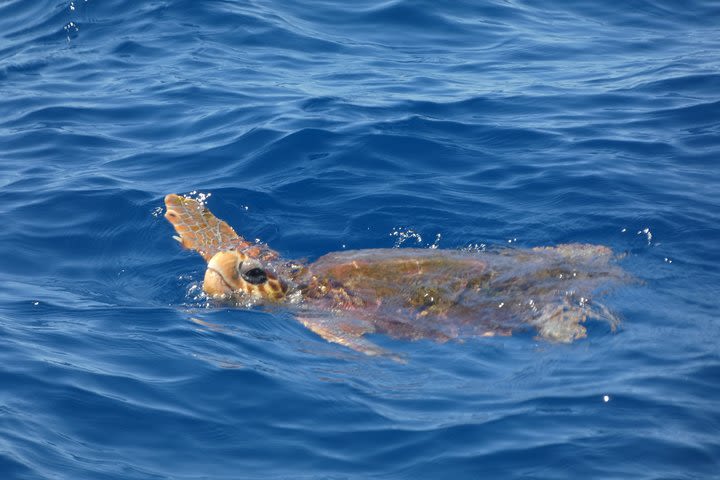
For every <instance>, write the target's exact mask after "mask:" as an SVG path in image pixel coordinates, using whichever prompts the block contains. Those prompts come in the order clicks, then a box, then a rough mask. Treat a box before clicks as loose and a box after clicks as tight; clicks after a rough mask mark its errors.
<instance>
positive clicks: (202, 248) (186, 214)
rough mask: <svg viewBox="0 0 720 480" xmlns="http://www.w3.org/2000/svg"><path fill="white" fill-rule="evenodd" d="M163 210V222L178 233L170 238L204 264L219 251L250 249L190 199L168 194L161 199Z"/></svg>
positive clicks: (203, 206)
mask: <svg viewBox="0 0 720 480" xmlns="http://www.w3.org/2000/svg"><path fill="white" fill-rule="evenodd" d="M165 207H166V210H167V211H166V212H165V218H167V219H168V221H169V222H170V223H172V225H173V227H175V231H176V232H177V233H178V236H176V237H173V238H175V240H177V241H178V242H180V244H181V245H182V246H183V247H185V248H187V249H190V250H195V251H197V252H198V253H199V254H200V255H202V257H203V258H204V259H205V261H210V259H211V258H212V257H213V255H215V254H216V253H218V252H220V251H223V250H231V249H243V248H247V247H249V246H250V243H249V242H248V241H247V240H245V239H244V238H242V237H241V236H240V235H238V234H237V233H235V230H233V229H232V227H231V226H230V225H228V224H227V223H226V222H224V221H222V220H220V219H219V218H217V217H216V216H215V215H213V214H212V213H211V212H210V210H208V209H207V208H205V205H203V204H202V203H201V202H199V201H197V200H195V199H193V198H188V197H183V196H180V195H176V194H174V193H171V194H170V195H167V196H166V197H165Z"/></svg>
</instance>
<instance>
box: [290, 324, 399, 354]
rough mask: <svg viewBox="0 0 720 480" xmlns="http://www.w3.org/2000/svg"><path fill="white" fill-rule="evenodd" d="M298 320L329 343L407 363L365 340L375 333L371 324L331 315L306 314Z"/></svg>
mask: <svg viewBox="0 0 720 480" xmlns="http://www.w3.org/2000/svg"><path fill="white" fill-rule="evenodd" d="M298 320H299V321H300V323H302V324H303V325H304V326H306V327H307V328H309V329H310V330H312V331H313V332H314V333H316V334H318V335H320V336H321V337H322V338H323V339H325V340H327V341H328V342H332V343H337V344H340V345H342V346H344V347H348V348H351V349H353V350H355V351H356V352H360V353H364V354H365V355H370V356H382V357H388V358H390V359H392V360H395V361H396V362H401V363H405V361H404V360H403V359H402V358H401V357H399V356H398V355H396V354H394V353H392V352H389V351H387V350H385V349H383V348H381V347H379V346H377V345H375V344H374V343H372V342H370V341H369V340H367V339H365V338H363V335H365V334H366V333H372V332H373V331H374V328H373V326H372V324H371V323H369V322H362V321H360V320H356V319H353V318H350V317H346V316H335V315H332V314H329V313H328V314H325V313H320V314H316V313H312V314H305V315H302V316H299V317H298Z"/></svg>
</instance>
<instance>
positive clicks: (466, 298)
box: [165, 194, 628, 355]
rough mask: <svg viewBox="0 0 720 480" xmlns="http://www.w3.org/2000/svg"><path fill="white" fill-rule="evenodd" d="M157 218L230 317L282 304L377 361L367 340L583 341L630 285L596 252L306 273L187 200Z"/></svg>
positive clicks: (411, 255)
mask: <svg viewBox="0 0 720 480" xmlns="http://www.w3.org/2000/svg"><path fill="white" fill-rule="evenodd" d="M165 205H166V208H167V212H166V214H165V218H167V219H168V220H169V221H170V223H172V224H173V226H174V227H175V230H176V231H177V233H178V236H177V237H175V239H176V240H178V242H180V243H181V244H182V245H183V246H184V247H185V248H189V249H192V250H196V251H197V252H198V253H200V255H202V256H203V258H204V259H205V260H206V261H207V262H208V268H207V271H206V273H205V279H204V282H203V290H204V291H205V292H206V293H207V294H208V295H209V296H211V297H215V298H219V299H226V300H230V301H233V302H236V303H237V304H240V305H255V304H257V303H285V304H288V305H291V306H292V308H293V309H294V310H295V311H296V316H297V318H298V320H299V321H300V322H301V323H302V324H303V325H305V326H306V327H308V328H310V329H311V330H312V331H314V332H315V333H317V334H319V335H320V336H322V337H323V338H325V339H326V340H328V341H331V342H335V343H339V344H341V345H345V346H347V347H350V348H352V349H354V350H357V351H360V352H363V353H366V354H369V355H378V354H386V352H384V351H382V350H381V349H380V348H379V347H378V346H376V345H374V344H372V343H371V342H369V341H368V340H367V339H366V338H365V337H364V335H365V334H367V333H383V334H386V335H389V336H392V337H395V338H404V339H412V340H414V339H421V338H429V339H434V340H437V341H446V340H449V339H461V338H463V337H467V336H493V335H510V334H511V333H512V332H513V331H515V330H526V329H527V328H528V327H529V326H530V327H534V328H535V329H536V331H537V332H538V335H539V336H540V337H542V338H545V339H547V340H551V341H559V342H571V341H573V340H575V339H578V338H582V337H584V336H585V335H586V331H585V327H584V326H583V323H584V322H585V320H586V319H587V318H595V319H600V320H605V321H607V322H608V323H609V324H610V326H611V328H613V329H614V328H615V326H616V324H617V322H618V321H617V319H616V317H615V316H614V315H613V314H612V313H611V312H609V311H608V310H607V309H606V308H605V307H604V306H602V305H601V304H599V303H596V302H595V303H593V302H591V301H590V295H591V293H594V292H595V291H596V290H597V289H598V288H599V287H600V286H606V285H610V284H612V283H617V282H625V281H627V280H628V276H627V275H626V274H625V273H624V272H623V271H622V269H620V268H619V267H618V266H617V265H615V264H614V263H613V261H612V260H613V257H614V256H613V253H612V251H611V250H610V249H609V248H607V247H604V246H601V245H587V244H564V245H558V246H556V247H537V248H532V249H504V250H499V251H495V252H462V251H453V250H434V249H376V250H357V251H346V252H334V253H329V254H327V255H325V256H323V257H320V258H319V259H318V260H317V261H315V262H314V263H311V264H309V265H301V264H295V263H293V262H285V261H282V260H281V259H280V258H279V255H278V254H277V252H275V251H273V250H271V249H269V248H268V247H266V246H264V245H259V244H251V243H250V242H248V241H246V240H245V239H243V238H242V237H240V236H239V235H237V233H235V231H234V230H233V229H232V228H231V227H230V226H229V225H228V224H227V223H225V222H223V221H222V220H219V219H217V218H216V217H215V216H214V215H213V214H212V213H210V212H209V211H208V210H207V209H206V208H205V206H204V205H203V204H202V203H200V202H198V201H197V200H194V199H191V198H187V197H182V196H178V195H174V194H171V195H168V196H167V197H165Z"/></svg>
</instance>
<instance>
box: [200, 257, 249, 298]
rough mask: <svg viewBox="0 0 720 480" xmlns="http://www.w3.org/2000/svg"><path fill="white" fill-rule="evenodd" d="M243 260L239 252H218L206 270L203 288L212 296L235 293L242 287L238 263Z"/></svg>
mask: <svg viewBox="0 0 720 480" xmlns="http://www.w3.org/2000/svg"><path fill="white" fill-rule="evenodd" d="M241 261H242V260H241V259H240V257H239V255H238V253H237V252H233V251H230V252H220V253H218V254H216V255H215V256H214V257H213V258H212V259H211V260H210V262H208V268H207V270H206V271H205V280H204V281H203V290H204V291H205V293H207V294H208V295H210V296H213V297H219V296H225V295H229V294H231V293H233V292H234V291H236V290H239V289H240V288H241V284H240V279H239V278H238V264H239V263H240V262H241Z"/></svg>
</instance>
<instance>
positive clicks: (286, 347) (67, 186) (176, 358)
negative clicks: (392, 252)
mask: <svg viewBox="0 0 720 480" xmlns="http://www.w3.org/2000/svg"><path fill="white" fill-rule="evenodd" d="M718 18H720V4H718V3H717V2H714V1H711V0H707V1H694V2H674V1H669V0H668V1H665V0H632V1H628V2H624V3H622V4H615V3H612V2H592V1H554V2H528V1H524V0H490V1H488V2H471V1H455V2H431V1H410V0H395V1H386V2H371V1H357V2H340V1H333V0H318V1H310V2H299V1H282V2H281V1H274V0H257V1H256V0H251V1H243V2H240V1H229V0H225V1H221V0H208V1H202V2H196V1H190V0H177V1H142V2H123V1H118V0H107V1H99V0H74V1H67V0H55V1H49V0H37V1H32V2H29V1H22V0H9V1H5V2H2V3H0V219H2V228H1V229H0V342H2V346H1V348H0V364H1V365H2V366H1V367H0V376H1V377H2V378H1V379H0V381H1V385H2V387H1V389H0V478H3V479H40V478H42V479H66V478H73V479H115V478H117V479H120V478H122V479H160V478H167V479H236V478H248V479H252V478H263V479H265V478H313V479H314V478H327V479H343V478H414V479H424V478H428V479H430V478H528V479H530V478H532V479H566V478H567V479H576V478H603V479H611V478H617V479H627V478H639V479H679V478H682V479H707V478H720V473H719V472H720V435H719V434H718V432H720V402H718V399H719V398H720V351H719V348H718V340H719V339H720V318H718V313H717V312H718V306H717V302H718V298H719V297H720V274H719V273H718V269H719V267H720V251H719V250H718V245H719V241H720V234H719V233H720V230H719V228H718V223H719V222H720V181H719V180H720V166H719V165H718V163H719V162H718V160H719V159H720V96H719V95H720V27H718V20H717V19H718ZM191 191H197V192H202V193H205V194H211V196H210V197H209V199H208V206H209V207H210V208H211V209H212V210H213V211H214V212H215V213H216V214H217V215H218V216H220V217H221V218H224V219H227V220H228V221H229V222H230V223H231V224H232V225H234V226H235V227H236V229H237V230H238V231H239V232H241V233H242V234H243V235H245V236H246V237H248V238H250V239H255V238H259V239H262V240H263V241H265V242H267V243H269V244H270V245H271V246H272V247H273V248H275V249H276V250H278V251H279V252H281V253H282V254H283V255H285V256H287V257H288V258H307V259H314V258H317V257H318V256H320V255H322V254H324V253H326V252H329V251H335V250H343V249H360V248H378V247H382V248H385V247H387V248H390V247H394V246H397V247H399V248H403V247H430V246H433V245H435V246H439V247H440V248H450V249H457V248H466V247H470V248H484V247H483V246H486V247H487V248H493V247H499V246H511V247H518V248H522V247H530V246H536V245H553V244H558V243H562V242H586V243H599V244H604V245H608V246H610V247H612V248H613V249H615V250H616V251H618V252H625V253H626V254H627V255H626V256H625V257H624V258H623V259H622V260H621V261H620V264H621V265H622V267H623V268H625V269H626V270H627V271H628V272H630V273H631V274H632V275H634V276H635V277H637V278H638V279H639V280H640V281H639V282H637V283H636V284H631V285H627V286H624V287H622V288H618V289H616V290H615V291H613V292H610V294H609V295H608V297H607V298H606V300H605V303H606V304H607V305H608V306H609V307H611V308H612V309H613V310H614V311H615V312H617V313H618V314H619V315H620V316H621V317H622V325H621V328H620V330H619V331H618V332H616V333H612V332H610V331H609V330H608V329H607V328H606V327H604V326H602V325H594V324H590V325H589V336H588V338H587V339H585V340H581V341H578V342H575V343H573V344H571V345H559V344H553V343H548V342H544V341H540V340H537V339H535V338H533V336H532V335H525V336H523V335H521V336H516V337H507V338H490V339H475V340H472V339H471V340H468V341H466V342H464V343H446V344H435V343H432V342H429V341H417V342H403V341H398V340H392V339H389V338H384V337H379V336H378V337H376V338H373V341H376V342H377V343H380V344H381V345H382V346H383V347H384V348H386V349H389V350H392V351H395V352H398V353H399V354H402V355H403V356H404V358H407V359H408V362H407V363H406V364H401V363H397V362H393V361H390V360H387V359H378V358H369V357H365V356H363V355H361V354H357V353H354V352H352V351H350V350H347V349H344V348H343V347H340V346H338V345H333V344H329V343H326V342H324V341H323V340H321V339H320V338H319V337H317V336H315V335H314V334H313V333H311V332H310V331H308V330H306V329H305V328H303V327H302V326H301V325H300V324H299V323H297V322H296V321H294V319H293V317H292V313H291V312H286V311H282V310H273V311H268V310H263V309H256V310H242V309H232V308H227V307H223V306H222V305H211V306H206V304H205V302H203V301H202V300H201V299H199V298H198V296H197V286H198V284H199V282H200V281H201V279H202V275H203V272H204V262H203V261H202V259H201V258H200V257H198V256H196V255H193V254H191V253H189V252H187V251H182V250H181V249H180V248H179V247H178V246H177V244H176V243H175V242H174V241H173V240H172V234H173V232H172V228H171V226H170V225H169V224H168V223H167V222H166V221H165V220H164V219H163V218H162V214H161V210H160V207H161V206H162V198H163V196H164V195H165V194H167V193H173V192H176V193H187V192H191Z"/></svg>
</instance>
